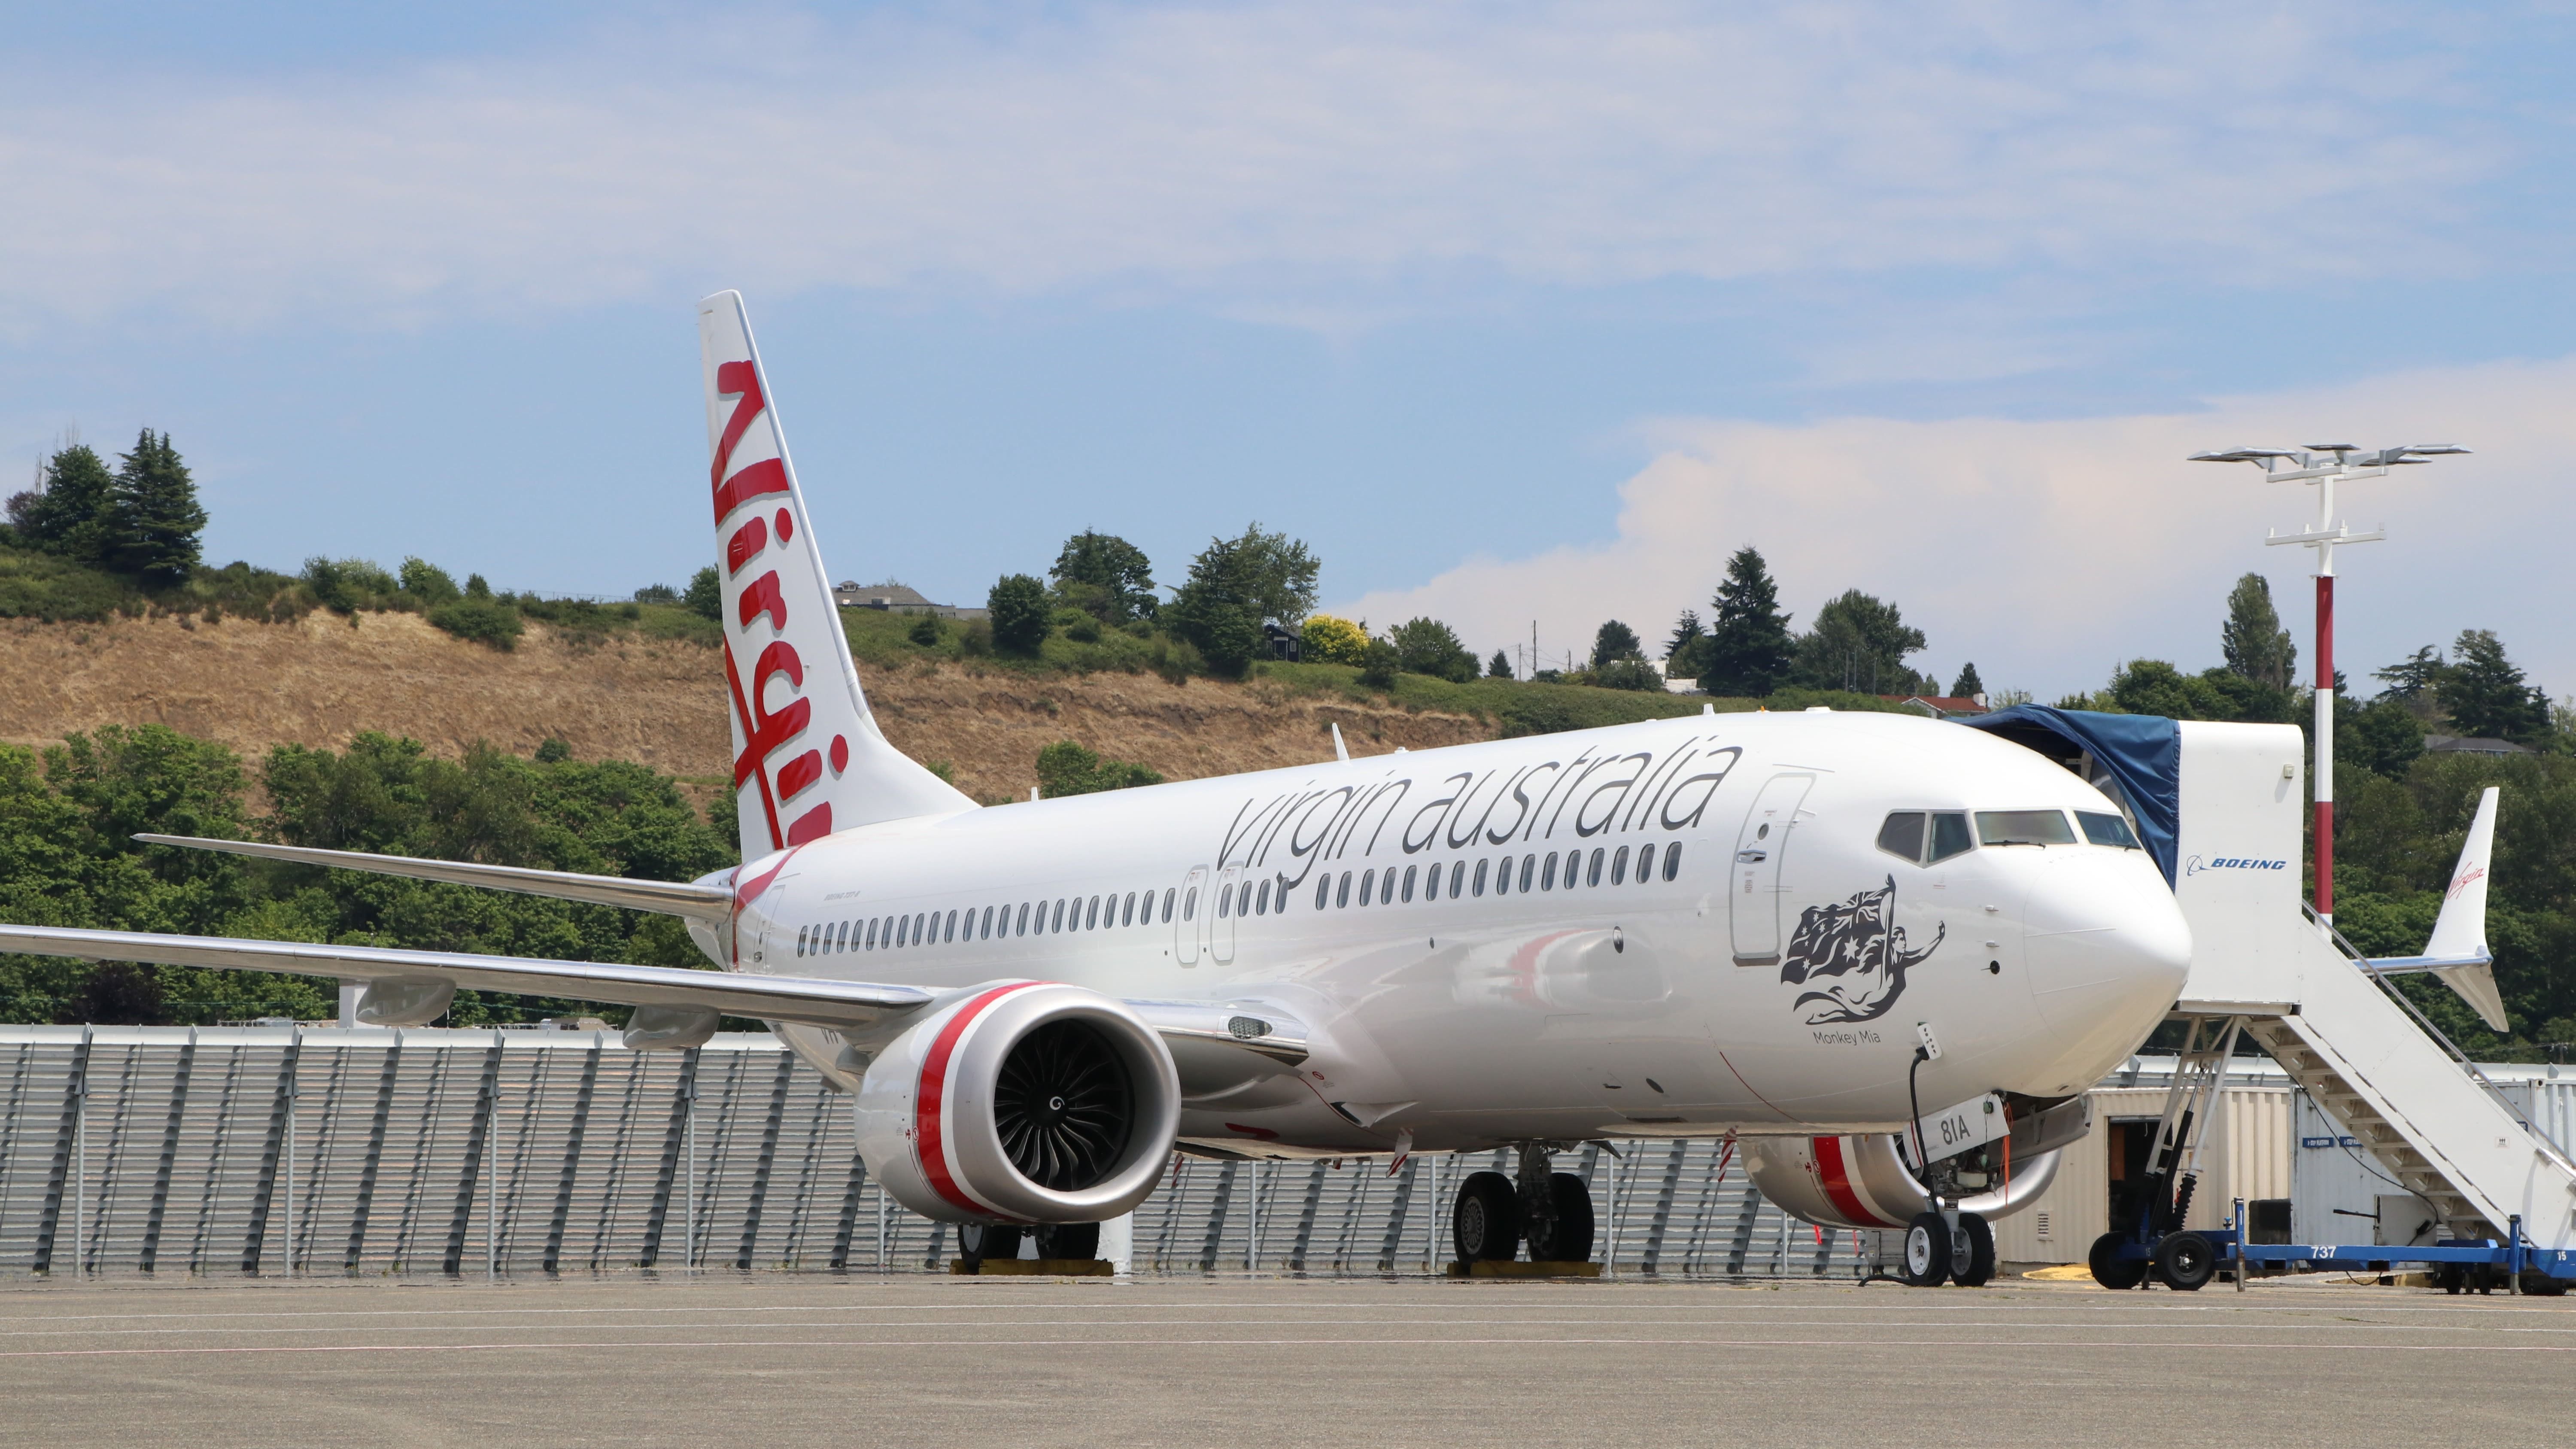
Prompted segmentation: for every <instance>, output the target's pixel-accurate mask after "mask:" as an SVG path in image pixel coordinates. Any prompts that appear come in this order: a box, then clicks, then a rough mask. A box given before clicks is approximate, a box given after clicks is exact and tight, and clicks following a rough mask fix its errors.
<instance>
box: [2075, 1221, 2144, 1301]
mask: <svg viewBox="0 0 2576 1449" xmlns="http://www.w3.org/2000/svg"><path fill="white" fill-rule="evenodd" d="M2128 1241H2129V1239H2128V1235H2127V1234H2125V1233H2104V1234H2103V1235H2102V1236H2100V1237H2098V1238H2095V1239H2094V1240H2093V1251H2092V1252H2090V1253H2088V1254H2086V1255H2085V1264H2086V1266H2088V1267H2090V1268H2091V1269H2092V1270H2093V1281H2094V1282H2096V1283H2099V1284H2101V1285H2102V1286H2103V1287H2105V1288H2135V1287H2137V1286H2138V1285H2139V1284H2141V1283H2144V1282H2145V1281H2147V1260H2146V1259H2144V1258H2123V1257H2121V1256H2120V1248H2121V1246H2122V1245H2123V1244H2125V1243H2127V1242H2128Z"/></svg>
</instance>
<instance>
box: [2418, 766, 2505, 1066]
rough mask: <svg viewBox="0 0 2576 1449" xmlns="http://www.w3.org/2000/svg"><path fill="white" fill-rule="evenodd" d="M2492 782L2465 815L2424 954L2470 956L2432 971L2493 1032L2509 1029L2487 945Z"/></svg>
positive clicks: (2492, 849) (2492, 839)
mask: <svg viewBox="0 0 2576 1449" xmlns="http://www.w3.org/2000/svg"><path fill="white" fill-rule="evenodd" d="M2496 793H2497V792H2496V787H2495V786H2493V785H2489V786H2488V787H2487V788H2486V791H2485V793H2483V794H2481V795H2479V796H2478V811H2477V814H2476V815H2474V816H2472V817H2471V818H2470V820H2469V838H2468V840H2467V841H2466V842H2465V843H2463V844H2462V845H2461V846H2460V864H2459V866H2458V868H2457V869H2455V870H2453V871H2452V872H2451V884H2450V888H2449V889H2448V890H2446V891H2444V892H2443V894H2442V914H2441V915H2439V916H2437V917H2435V918H2434V921H2433V939H2432V940H2431V941H2429V942H2427V943H2426V944H2425V947H2424V954H2425V955H2427V956H2432V957H2435V958H2442V957H2467V958H2474V960H2473V961H2472V962H2471V963H2470V964H2465V965H2459V966H2437V967H2434V968H2433V974H2434V975H2436V976H2439V977H2441V978H2442V984H2444V985H2446V986H2448V987H2450V988H2451V989H2452V990H2453V991H2456V992H2458V993H2459V994H2460V999H2461V1000H2462V1001H2465V1002H2467V1003H2468V1004H2469V1005H2470V1006H2471V1007H2474V1008H2475V1009H2476V1010H2477V1013H2478V1019H2479V1020H2481V1021H2484V1022H2485V1023H2486V1024H2487V1025H2488V1026H2489V1027H2490V1028H2492V1029H2494V1030H2496V1031H2510V1030H2512V1026H2511V1024H2510V1023H2509V1022H2508V1020H2507V1019H2506V1017H2505V1014H2504V997H2503V995H2502V994H2501V993H2499V992H2498V991H2497V990H2496V984H2495V966H2494V954H2493V953H2492V952H2490V951H2489V950H2488V949H2487V863H2488V861H2489V860H2490V859H2492V858H2493V856H2494V854H2495V821H2496Z"/></svg>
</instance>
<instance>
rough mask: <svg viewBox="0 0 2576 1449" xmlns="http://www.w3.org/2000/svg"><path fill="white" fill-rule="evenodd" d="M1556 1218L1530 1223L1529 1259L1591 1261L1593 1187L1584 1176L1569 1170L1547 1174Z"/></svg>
mask: <svg viewBox="0 0 2576 1449" xmlns="http://www.w3.org/2000/svg"><path fill="white" fill-rule="evenodd" d="M1547 1187H1548V1193H1549V1196H1550V1197H1551V1199H1552V1206H1554V1208H1555V1209H1556V1221H1555V1222H1553V1223H1550V1224H1547V1225H1545V1226H1542V1225H1540V1224H1538V1223H1531V1224H1530V1225H1529V1249H1530V1261H1531V1262H1533V1263H1588V1262H1591V1261H1592V1189H1590V1188H1588V1187H1585V1186H1584V1185H1583V1179H1582V1178H1579V1177H1577V1176H1575V1175H1574V1174H1573V1173H1570V1172H1557V1173H1550V1174H1549V1175H1548V1179H1547Z"/></svg>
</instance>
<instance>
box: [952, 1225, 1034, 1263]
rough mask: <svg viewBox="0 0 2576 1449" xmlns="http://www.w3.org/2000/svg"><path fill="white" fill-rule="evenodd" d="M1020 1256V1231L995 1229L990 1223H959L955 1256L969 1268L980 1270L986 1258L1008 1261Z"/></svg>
mask: <svg viewBox="0 0 2576 1449" xmlns="http://www.w3.org/2000/svg"><path fill="white" fill-rule="evenodd" d="M1019 1255H1020V1229H1019V1228H1017V1227H996V1226H994V1225H993V1224H991V1223H959V1224H958V1225H957V1256H959V1257H961V1258H963V1259H965V1260H966V1266H967V1267H969V1268H981V1267H983V1266H984V1260H985V1259H986V1258H994V1259H1008V1258H1016V1257H1018V1256H1019Z"/></svg>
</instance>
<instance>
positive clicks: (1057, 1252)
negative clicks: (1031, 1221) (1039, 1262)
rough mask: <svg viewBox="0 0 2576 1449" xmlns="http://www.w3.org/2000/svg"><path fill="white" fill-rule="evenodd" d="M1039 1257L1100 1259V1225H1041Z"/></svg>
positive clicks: (1039, 1227) (1039, 1228)
mask: <svg viewBox="0 0 2576 1449" xmlns="http://www.w3.org/2000/svg"><path fill="white" fill-rule="evenodd" d="M1038 1256H1039V1257H1041V1258H1097V1257H1099V1256H1100V1224H1098V1223H1040V1224H1039V1225H1038Z"/></svg>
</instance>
